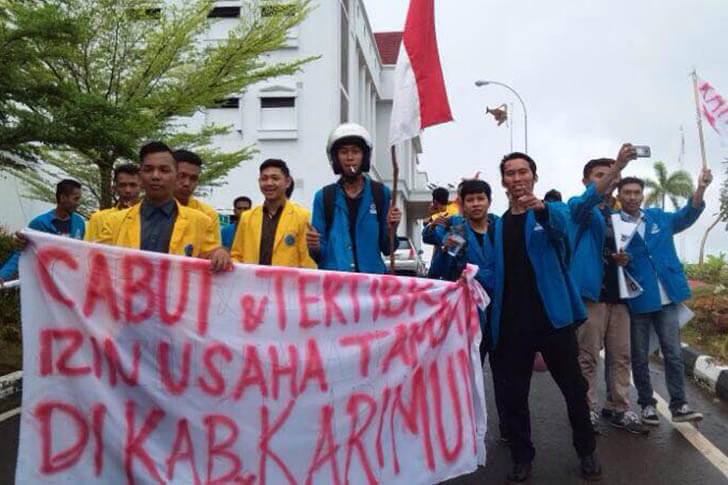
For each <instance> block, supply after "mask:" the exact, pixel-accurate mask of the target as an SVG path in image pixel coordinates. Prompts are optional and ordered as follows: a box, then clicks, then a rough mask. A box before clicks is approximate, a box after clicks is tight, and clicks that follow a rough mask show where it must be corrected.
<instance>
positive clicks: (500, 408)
mask: <svg viewBox="0 0 728 485" xmlns="http://www.w3.org/2000/svg"><path fill="white" fill-rule="evenodd" d="M486 357H488V361H489V362H490V375H491V377H492V378H493V394H494V396H493V397H494V398H495V408H496V411H497V412H498V429H499V430H500V436H501V438H507V437H508V430H507V428H506V418H505V413H506V408H505V404H504V402H503V386H502V384H501V381H499V380H497V379H496V378H495V374H496V371H495V368H494V367H495V366H496V365H497V363H496V361H495V358H494V357H493V352H490V353H488V345H487V343H486V341H485V339H483V340H481V342H480V365H481V367H482V366H483V364H485V358H486Z"/></svg>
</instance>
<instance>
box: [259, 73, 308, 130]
mask: <svg viewBox="0 0 728 485" xmlns="http://www.w3.org/2000/svg"><path fill="white" fill-rule="evenodd" d="M297 95H298V91H297V90H296V88H293V87H288V86H271V87H268V88H264V89H261V90H260V93H259V95H258V97H259V98H260V110H259V121H258V138H259V139H262V140H271V139H272V140H285V139H296V138H298V114H297V111H296V97H297Z"/></svg>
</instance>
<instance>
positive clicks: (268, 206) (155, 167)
mask: <svg viewBox="0 0 728 485" xmlns="http://www.w3.org/2000/svg"><path fill="white" fill-rule="evenodd" d="M326 153H327V156H328V159H329V163H330V164H331V167H332V170H333V172H334V174H336V175H338V176H339V180H338V181H337V182H336V183H333V184H331V185H328V186H326V187H324V188H323V189H321V190H320V191H319V192H318V193H317V194H316V197H315V201H314V212H313V217H312V216H311V213H310V212H309V211H308V210H307V209H305V208H303V207H301V206H300V205H298V204H296V203H294V202H292V201H290V200H289V198H290V196H291V193H292V191H293V179H292V178H291V174H290V170H289V168H288V165H287V164H286V162H285V161H283V160H280V159H268V160H265V161H264V162H263V163H262V164H261V165H260V170H259V178H258V181H259V186H260V191H261V193H262V195H263V197H264V202H263V203H262V204H260V205H258V206H255V207H251V201H250V199H249V198H248V197H238V198H237V199H236V200H235V202H234V207H235V214H234V220H235V222H234V223H233V224H230V225H228V226H226V227H224V228H222V230H221V228H220V223H219V220H218V216H217V213H216V212H215V210H214V209H213V208H212V207H210V206H209V205H207V204H205V203H204V202H202V201H200V200H198V199H197V198H195V197H194V193H195V190H196V188H197V185H198V183H199V180H200V174H201V172H202V166H203V162H202V160H201V159H200V157H199V156H198V155H197V154H195V153H193V152H190V151H187V150H176V151H173V150H172V149H171V148H170V147H168V146H167V145H165V144H164V143H161V142H151V143H147V144H145V145H144V146H143V147H142V148H141V150H140V152H139V164H125V165H121V166H118V167H116V169H115V170H114V177H113V190H114V193H115V195H116V204H115V205H114V206H113V207H112V208H109V209H105V210H100V211H97V212H95V213H94V214H92V215H91V217H90V218H89V220H88V222H87V223H85V222H84V220H83V218H82V217H81V216H80V215H78V213H77V209H78V207H79V205H80V201H81V184H79V183H78V182H76V181H74V180H69V179H66V180H62V181H61V182H59V183H58V185H57V187H56V207H55V208H54V209H52V210H50V211H48V212H47V213H45V214H42V215H40V216H38V217H36V218H34V219H33V220H32V221H31V222H30V224H29V227H30V228H31V229H35V230H39V231H43V232H48V233H52V234H58V235H64V236H69V237H72V238H76V239H84V240H86V241H89V242H94V243H99V244H108V245H113V246H121V247H127V248H133V249H141V250H144V251H154V252H160V253H169V254H177V255H186V256H193V257H198V258H204V259H209V260H210V261H211V267H212V269H213V270H214V271H224V270H229V269H231V268H232V263H233V262H239V263H250V264H263V265H275V266H292V267H300V268H321V269H328V270H339V271H359V272H366V273H385V272H386V266H385V264H384V261H383V259H382V256H381V254H382V253H383V254H385V255H387V254H389V253H390V243H389V241H390V237H391V236H392V235H393V234H394V233H395V232H396V229H397V226H398V224H399V222H400V219H401V212H400V210H399V209H397V208H396V207H390V205H391V192H390V190H389V189H388V188H387V187H386V186H384V185H382V184H380V183H378V182H375V181H373V180H371V179H370V178H369V177H367V176H366V175H365V174H366V172H368V171H369V168H370V166H371V156H372V140H371V137H370V135H369V133H368V132H367V131H366V129H364V128H363V127H361V126H359V125H357V124H354V123H346V124H343V125H341V126H339V127H337V128H336V129H335V130H333V132H332V133H331V135H330V136H329V139H328V142H327V146H326ZM142 194H143V197H142V196H141V195H142ZM15 238H16V243H17V245H18V247H19V248H20V250H22V249H23V248H24V247H25V246H26V245H27V239H26V238H25V237H24V236H23V235H22V234H16V236H15ZM18 259H19V252H18V251H16V252H15V253H13V254H12V255H11V257H10V258H9V259H8V260H7V261H6V262H5V264H4V265H3V267H2V269H0V284H2V283H3V282H4V281H6V280H8V279H10V278H11V277H13V276H14V275H15V274H17V270H18Z"/></svg>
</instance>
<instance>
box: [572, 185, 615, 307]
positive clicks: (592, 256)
mask: <svg viewBox="0 0 728 485" xmlns="http://www.w3.org/2000/svg"><path fill="white" fill-rule="evenodd" d="M603 200H604V199H603V198H602V196H601V195H600V194H599V193H598V192H597V191H596V187H595V186H594V184H589V186H588V187H587V188H586V191H584V193H583V194H581V195H580V196H577V197H572V198H571V199H569V211H570V214H571V223H572V224H571V228H570V234H569V238H570V240H571V247H572V248H573V250H572V258H571V275H572V276H573V278H574V283H576V286H577V288H579V292H580V294H581V296H582V297H584V298H588V299H589V300H591V301H599V295H600V293H601V291H602V280H603V279H604V264H603V262H602V254H603V251H604V237H605V232H606V229H607V225H606V222H605V221H604V217H603V216H602V213H601V212H600V211H599V207H598V206H599V204H601V203H602V201H603Z"/></svg>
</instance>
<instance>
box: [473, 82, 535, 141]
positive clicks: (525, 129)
mask: <svg viewBox="0 0 728 485" xmlns="http://www.w3.org/2000/svg"><path fill="white" fill-rule="evenodd" d="M489 84H495V85H497V86H502V87H504V88H506V89H507V90H509V91H510V92H512V93H513V94H515V95H516V98H518V101H520V102H521V108H523V135H524V139H525V149H526V150H525V151H526V153H528V113H527V112H526V103H524V102H523V98H521V95H520V94H518V93H517V92H516V90H515V89H513V88H512V87H510V86H509V85H507V84H505V83H502V82H498V81H482V80H480V81H475V85H476V86H477V87H479V88H480V87H483V86H487V85H489Z"/></svg>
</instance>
